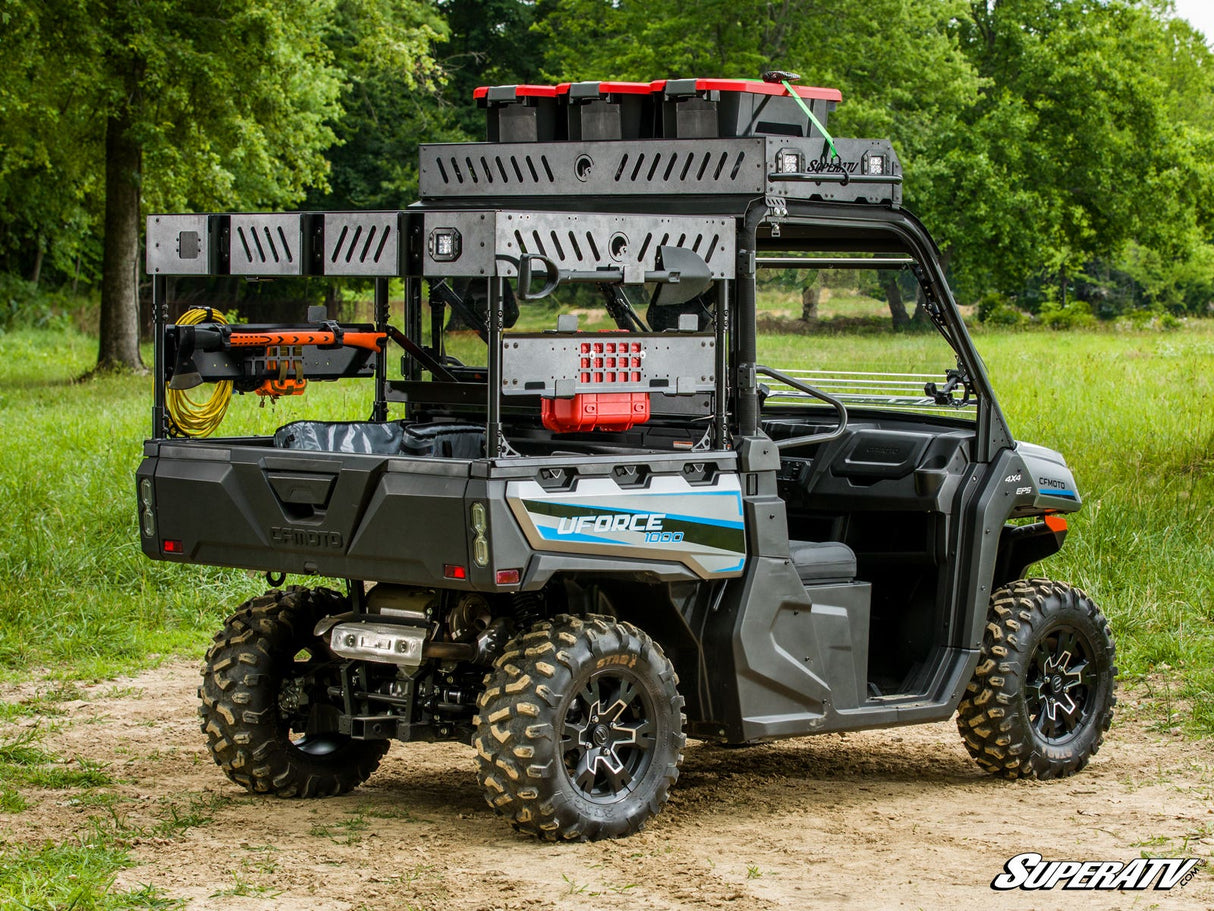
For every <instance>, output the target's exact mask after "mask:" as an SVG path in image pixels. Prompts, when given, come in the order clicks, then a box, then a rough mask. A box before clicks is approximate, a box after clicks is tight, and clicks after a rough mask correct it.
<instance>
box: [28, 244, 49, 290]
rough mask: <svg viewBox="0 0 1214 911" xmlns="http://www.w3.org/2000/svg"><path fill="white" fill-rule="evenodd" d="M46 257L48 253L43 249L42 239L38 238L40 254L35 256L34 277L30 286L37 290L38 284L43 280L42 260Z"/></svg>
mask: <svg viewBox="0 0 1214 911" xmlns="http://www.w3.org/2000/svg"><path fill="white" fill-rule="evenodd" d="M45 255H46V251H45V250H43V249H42V238H41V237H40V238H38V252H37V254H35V256H34V275H33V277H32V278H31V279H30V284H31V285H33V286H34V287H35V288H37V287H38V282H40V281H41V280H42V258H43V256H45Z"/></svg>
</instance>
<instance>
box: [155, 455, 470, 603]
mask: <svg viewBox="0 0 1214 911" xmlns="http://www.w3.org/2000/svg"><path fill="white" fill-rule="evenodd" d="M148 448H149V452H148V457H147V458H145V459H144V462H143V465H142V466H141V467H140V469H139V473H138V482H137V483H139V484H140V486H141V489H143V487H142V482H143V480H144V479H145V478H146V479H150V480H151V482H152V491H153V495H154V503H153V510H152V511H153V514H154V517H155V524H154V527H153V528H152V529H151V531H152V533H151V534H148V531H149V529H148V528H147V527H145V528H144V533H143V535H142V543H143V550H144V553H146V554H147V555H148V556H150V557H155V558H157V559H165V560H174V561H180V562H183V563H199V564H209V565H217V566H233V567H240V568H245V569H254V570H265V571H274V572H289V573H315V574H320V575H325V576H333V577H338V578H356V579H378V580H382V581H393V582H406V583H413V584H435V583H437V582H438V581H440V580H442V579H443V567H444V566H445V565H458V566H463V567H467V566H468V558H469V549H468V547H469V542H468V531H467V529H466V523H465V520H464V494H465V490H466V488H467V485H468V473H469V465H470V463H469V462H468V461H465V460H457V459H432V458H429V459H428V458H407V457H386V456H378V455H350V454H344V453H294V452H286V451H281V450H267V449H266V448H262V447H256V446H232V447H227V446H221V445H218V444H200V443H178V444H159V445H157V444H149V447H148ZM422 529H424V533H421V534H420V535H419V530H422ZM404 538H409V539H410V540H411V541H414V542H424V544H423V545H422V546H405V545H404V544H403V543H402V539H404ZM443 584H446V585H448V586H450V587H454V588H459V587H463V586H466V585H468V584H469V583H467V582H462V583H461V582H459V581H451V580H449V581H447V582H445V583H443Z"/></svg>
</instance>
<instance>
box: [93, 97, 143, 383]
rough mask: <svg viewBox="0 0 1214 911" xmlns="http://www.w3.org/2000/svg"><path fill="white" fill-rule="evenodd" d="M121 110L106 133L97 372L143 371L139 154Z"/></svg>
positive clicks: (126, 115)
mask: <svg viewBox="0 0 1214 911" xmlns="http://www.w3.org/2000/svg"><path fill="white" fill-rule="evenodd" d="M130 127H131V117H130V113H129V111H128V110H126V109H125V108H124V109H123V110H121V111H119V112H118V113H116V114H114V115H113V116H112V117H110V119H109V120H108V121H107V123H106V128H105V241H104V246H103V253H102V259H101V342H100V346H99V349H98V353H97V369H98V370H136V371H142V370H143V361H142V359H141V358H140V356H139V301H138V297H137V294H138V283H137V282H136V280H135V275H136V271H135V270H136V269H137V268H138V259H139V198H140V186H139V184H140V169H141V166H142V163H143V149H142V147H141V146H140V145H139V143H138V142H136V141H135V140H134V139H133V138H132V137H131V135H130Z"/></svg>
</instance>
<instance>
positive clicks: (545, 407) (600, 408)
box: [540, 392, 649, 433]
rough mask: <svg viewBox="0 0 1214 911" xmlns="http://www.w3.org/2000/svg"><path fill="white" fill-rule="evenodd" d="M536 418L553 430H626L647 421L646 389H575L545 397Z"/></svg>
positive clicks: (561, 431)
mask: <svg viewBox="0 0 1214 911" xmlns="http://www.w3.org/2000/svg"><path fill="white" fill-rule="evenodd" d="M540 407H541V412H540V417H541V419H542V420H543V422H544V426H545V427H547V428H548V429H549V430H551V431H552V432H553V433H578V432H580V431H586V430H628V429H630V428H632V427H633V426H634V425H636V424H644V423H645V422H646V421H648V420H649V393H648V392H579V393H578V394H577V395H574V396H571V397H569V398H564V399H550V398H545V399H542V400H541V402H540Z"/></svg>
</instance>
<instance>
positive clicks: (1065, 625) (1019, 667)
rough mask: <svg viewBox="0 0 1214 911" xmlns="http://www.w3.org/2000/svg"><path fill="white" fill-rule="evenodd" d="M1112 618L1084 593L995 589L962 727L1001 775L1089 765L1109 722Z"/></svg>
mask: <svg viewBox="0 0 1214 911" xmlns="http://www.w3.org/2000/svg"><path fill="white" fill-rule="evenodd" d="M1115 657H1116V648H1115V646H1114V644H1113V639H1112V636H1111V635H1110V633H1109V625H1108V621H1106V620H1105V618H1104V614H1102V613H1101V612H1100V608H1098V607H1097V606H1096V605H1095V603H1094V602H1093V601H1092V600H1091V598H1089V597H1088V596H1087V595H1086V594H1085V593H1084V592H1083V591H1081V590H1080V589H1077V588H1074V587H1073V586H1071V585H1067V584H1066V583H1065V582H1052V581H1050V580H1048V579H1026V580H1020V581H1017V582H1012V583H1010V584H1009V585H1006V586H1004V587H1002V588H1000V589H998V590H997V591H996V592H995V594H994V595H993V596H992V598H991V608H990V614H989V617H988V622H987V625H986V633H985V635H984V637H983V641H982V654H981V657H980V658H979V661H978V667H977V668H976V669H975V671H974V677H973V680H971V681H970V684H969V686H968V687H967V688H966V691H965V697H964V698H963V699H962V700H961V704H960V705H959V706H958V708H957V728H958V729H959V730H960V732H961V736H962V738H963V739H964V741H965V746H966V748H967V749H968V750H969V752H970V755H971V756H973V757H974V759H975V761H977V763H978V765H980V766H982V768H984V769H985V770H986V771H988V772H990V773H991V774H992V775H998V776H999V777H1001V778H1010V779H1014V778H1041V779H1046V778H1061V777H1065V776H1067V775H1073V774H1075V773H1076V772H1078V771H1079V770H1080V769H1082V768H1083V767H1084V766H1086V765H1087V764H1088V760H1089V759H1090V758H1091V757H1092V756H1093V755H1094V754H1095V753H1096V751H1097V750H1099V749H1100V744H1101V743H1102V742H1103V740H1104V733H1105V731H1107V730H1108V729H1109V725H1110V724H1111V723H1112V720H1113V706H1114V705H1115V704H1116V702H1117V698H1116V696H1115V695H1114V688H1115V678H1116V676H1117V667H1116V665H1115V664H1114V659H1115Z"/></svg>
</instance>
